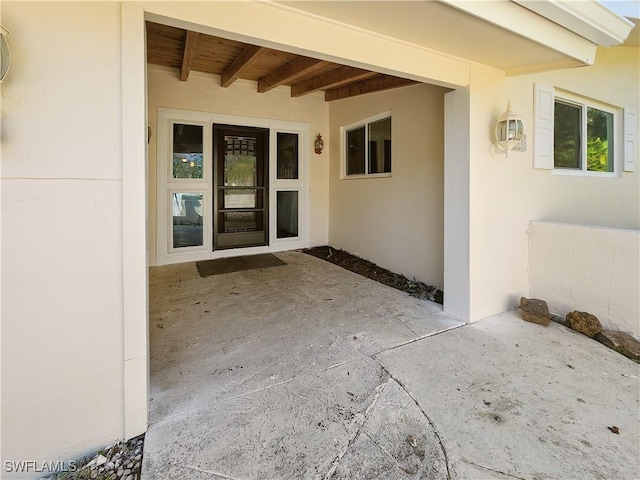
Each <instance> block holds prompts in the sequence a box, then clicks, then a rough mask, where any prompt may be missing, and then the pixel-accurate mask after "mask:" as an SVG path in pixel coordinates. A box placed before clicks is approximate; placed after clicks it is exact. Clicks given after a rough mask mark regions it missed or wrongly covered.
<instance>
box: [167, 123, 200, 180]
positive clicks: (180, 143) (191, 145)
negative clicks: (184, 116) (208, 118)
mask: <svg viewBox="0 0 640 480" xmlns="http://www.w3.org/2000/svg"><path fill="white" fill-rule="evenodd" d="M202 131H203V130H202V125H183V124H181V123H176V124H174V125H173V178H203V177H202V174H203V172H202Z"/></svg>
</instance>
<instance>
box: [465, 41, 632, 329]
mask: <svg viewBox="0 0 640 480" xmlns="http://www.w3.org/2000/svg"><path fill="white" fill-rule="evenodd" d="M638 71H640V54H639V49H638V48H633V47H615V48H611V49H599V50H598V55H597V58H596V64H595V65H594V66H590V67H581V68H574V69H567V70H559V71H553V72H546V73H538V74H530V75H524V76H519V77H505V76H504V75H503V74H502V73H501V72H499V71H496V70H493V69H489V68H486V67H482V66H475V67H474V68H473V71H472V86H471V89H470V91H471V94H470V96H471V100H470V111H471V113H470V116H471V124H472V126H471V134H470V143H469V145H470V152H471V154H470V167H469V168H470V170H471V175H470V177H471V186H470V195H471V200H470V210H471V215H470V216H471V221H470V228H471V233H470V238H471V239H470V249H471V273H470V277H471V278H472V286H471V298H472V306H471V315H470V317H471V319H472V320H477V319H480V318H483V317H486V316H488V315H492V314H494V313H498V312H500V311H503V310H506V309H508V308H513V307H515V306H517V304H518V301H519V298H520V295H523V294H525V293H526V292H528V291H529V281H528V275H529V274H528V263H527V261H526V259H527V257H528V235H527V229H528V224H529V222H530V221H531V220H545V221H556V222H565V223H578V224H583V225H591V226H605V227H614V228H623V229H638V227H639V225H640V173H639V171H640V168H639V165H638V163H637V162H638V161H637V160H636V171H635V172H624V173H622V174H621V176H620V178H594V177H574V176H558V175H554V174H553V173H552V172H551V171H550V170H539V169H534V168H533V143H534V137H533V101H534V97H533V85H534V83H535V82H541V83H545V84H547V85H550V86H555V87H557V88H562V89H565V90H569V91H571V92H574V93H576V94H579V95H583V96H587V97H591V98H594V99H596V100H599V101H602V102H606V103H609V104H612V105H616V106H619V107H631V108H633V109H634V110H635V111H639V110H640V108H639V103H640V100H639V95H640V86H639V82H640V78H639V77H638ZM508 100H511V103H512V108H513V109H514V110H515V111H516V112H518V113H519V114H520V115H521V116H522V118H523V120H524V124H525V133H526V135H527V151H526V152H522V153H520V152H511V153H510V154H509V157H508V158H507V157H505V156H504V155H496V156H495V157H493V156H492V155H491V154H490V153H489V145H490V143H491V141H492V139H491V130H492V128H493V122H494V121H495V119H496V118H497V117H498V116H499V115H500V114H501V113H502V112H503V111H504V109H505V108H506V105H507V101H508ZM639 137H640V132H636V138H639Z"/></svg>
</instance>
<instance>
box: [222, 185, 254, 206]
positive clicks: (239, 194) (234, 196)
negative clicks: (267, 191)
mask: <svg viewBox="0 0 640 480" xmlns="http://www.w3.org/2000/svg"><path fill="white" fill-rule="evenodd" d="M257 197H258V192H257V191H256V190H255V189H238V188H225V189H224V196H223V203H222V208H262V205H258V202H257ZM260 203H262V202H260Z"/></svg>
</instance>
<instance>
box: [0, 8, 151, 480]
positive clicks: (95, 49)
mask: <svg viewBox="0 0 640 480" xmlns="http://www.w3.org/2000/svg"><path fill="white" fill-rule="evenodd" d="M2 24H3V26H5V27H6V28H7V29H8V30H9V31H10V32H11V33H10V37H9V42H10V45H11V48H12V54H13V57H12V67H11V71H10V73H9V75H8V76H7V78H6V79H5V82H4V83H3V85H2V93H3V95H4V97H5V98H6V100H7V102H8V106H7V109H6V111H5V112H4V114H3V116H2V161H1V162H2V163H1V167H2V218H1V221H2V228H1V230H2V236H1V241H2V469H3V473H2V474H1V475H0V476H2V478H22V476H20V475H15V474H13V473H7V472H6V465H5V463H4V462H5V461H19V460H34V461H38V462H42V461H44V460H48V461H58V460H70V459H73V458H74V457H76V456H78V455H80V454H83V453H86V452H88V451H90V450H93V449H96V448H101V447H104V446H105V445H106V444H108V443H111V442H113V441H114V440H116V439H118V438H123V437H124V435H125V433H124V408H123V395H124V373H123V370H124V369H123V358H124V352H123V348H124V346H123V263H122V258H123V257H122V255H123V252H122V249H123V247H122V245H123V240H122V235H123V229H122V216H123V206H122V151H121V150H122V132H121V111H122V110H121V108H122V90H121V87H120V85H121V70H122V69H121V7H120V5H119V4H118V3H48V2H45V3H28V2H25V3H23V2H17V3H13V2H3V3H2ZM142 301H143V302H144V299H142ZM145 364H146V363H145ZM142 373H143V378H144V375H145V371H144V368H143V370H142ZM141 388H142V389H144V388H145V386H144V385H141ZM138 433H140V432H138ZM40 475H41V474H38V473H36V472H33V471H32V472H30V473H27V474H25V475H24V477H25V478H34V477H39V476H40Z"/></svg>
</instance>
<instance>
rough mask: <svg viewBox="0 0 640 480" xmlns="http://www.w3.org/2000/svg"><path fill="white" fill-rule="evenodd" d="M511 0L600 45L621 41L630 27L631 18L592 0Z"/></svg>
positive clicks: (612, 44)
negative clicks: (578, 0) (576, 0)
mask: <svg viewBox="0 0 640 480" xmlns="http://www.w3.org/2000/svg"><path fill="white" fill-rule="evenodd" d="M513 1H514V2H516V3H518V4H520V5H522V6H523V7H525V8H528V9H529V10H531V11H533V12H536V13H537V14H539V15H542V16H543V17H546V18H548V19H549V20H551V21H553V22H555V23H557V24H559V25H562V26H563V27H565V28H567V29H569V30H571V31H572V32H574V33H577V34H578V35H580V36H582V37H584V38H586V39H587V40H590V41H591V42H593V43H595V44H597V45H600V46H602V47H612V46H614V45H618V44H620V43H622V42H624V41H625V40H626V38H627V37H628V36H629V33H630V32H631V30H632V29H633V23H632V22H631V21H629V20H627V19H626V18H624V17H620V16H618V15H617V14H616V13H614V12H612V11H611V10H609V9H608V8H607V7H605V6H604V5H602V4H601V3H599V2H596V1H595V0H590V1H581V2H575V1H574V2H568V1H566V0H565V1H559V0H544V1H542V0H513Z"/></svg>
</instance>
